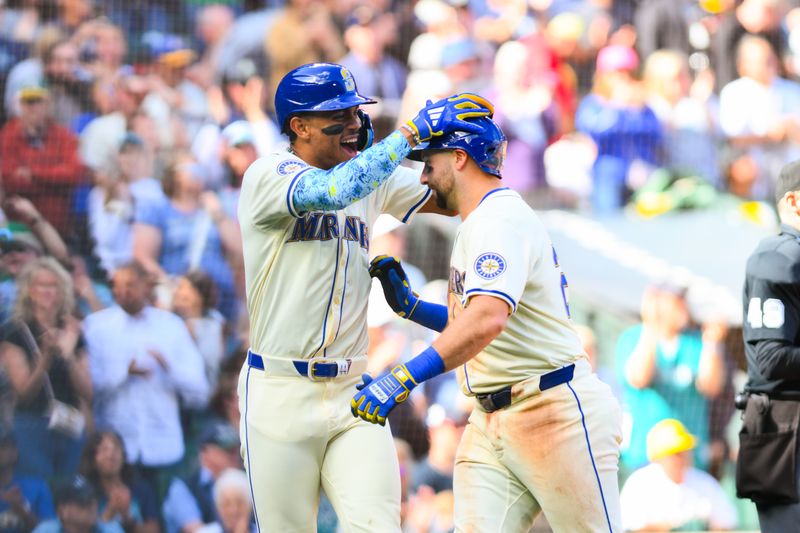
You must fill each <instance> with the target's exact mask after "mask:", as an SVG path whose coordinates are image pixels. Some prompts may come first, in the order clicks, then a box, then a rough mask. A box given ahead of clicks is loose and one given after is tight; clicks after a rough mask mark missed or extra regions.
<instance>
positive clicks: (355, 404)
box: [350, 365, 417, 426]
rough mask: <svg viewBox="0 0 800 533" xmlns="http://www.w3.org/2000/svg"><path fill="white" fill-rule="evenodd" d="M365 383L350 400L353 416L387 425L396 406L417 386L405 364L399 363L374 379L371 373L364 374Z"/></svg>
mask: <svg viewBox="0 0 800 533" xmlns="http://www.w3.org/2000/svg"><path fill="white" fill-rule="evenodd" d="M362 380H363V383H362V384H360V385H358V386H356V388H357V389H358V392H357V393H356V395H355V396H353V399H352V400H350V412H352V413H353V416H355V417H357V418H361V419H363V420H366V421H367V422H371V423H373V424H380V425H382V426H384V425H386V417H387V416H389V413H390V412H391V411H392V409H394V408H395V406H396V405H397V404H399V403H403V402H404V401H406V400H407V399H408V395H409V394H410V393H411V391H412V390H413V389H414V387H416V386H417V382H416V381H414V378H412V377H411V373H410V372H409V371H408V369H407V368H406V366H405V365H397V366H396V367H394V368H393V369H391V370H390V371H389V372H386V373H385V374H383V375H381V376H379V377H378V378H377V379H376V380H374V381H373V379H372V377H371V376H370V375H369V374H364V375H363V376H362Z"/></svg>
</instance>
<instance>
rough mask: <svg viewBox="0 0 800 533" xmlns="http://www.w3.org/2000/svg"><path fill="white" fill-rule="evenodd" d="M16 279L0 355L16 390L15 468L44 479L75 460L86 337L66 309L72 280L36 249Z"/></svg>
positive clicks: (87, 386) (83, 408)
mask: <svg viewBox="0 0 800 533" xmlns="http://www.w3.org/2000/svg"><path fill="white" fill-rule="evenodd" d="M17 283H18V288H19V292H18V295H17V301H16V305H15V308H14V316H13V320H11V321H9V322H6V324H5V325H4V326H3V337H2V338H3V342H2V343H0V360H2V361H3V365H4V367H5V371H6V373H7V374H8V377H9V379H10V381H11V384H12V386H13V387H14V390H15V391H16V394H17V405H16V411H15V413H14V433H15V436H16V439H17V443H18V444H19V446H20V449H22V450H24V453H22V454H20V457H19V463H18V468H19V471H20V473H23V474H31V475H36V476H39V477H42V478H45V479H53V478H57V477H59V478H61V477H68V476H70V475H72V474H74V473H75V471H76V469H77V467H78V461H79V460H80V453H81V448H82V446H83V442H84V434H85V433H84V431H85V427H86V425H87V421H90V418H91V417H90V411H89V409H88V406H89V405H90V404H91V400H92V383H91V379H90V375H89V362H88V360H87V353H86V345H85V341H84V338H83V336H82V335H81V330H80V323H79V322H78V321H77V320H75V318H73V316H72V315H73V312H74V310H75V299H74V296H73V287H72V280H71V279H70V276H69V274H68V273H67V271H66V270H64V268H63V267H62V266H61V265H59V264H58V263H57V262H56V261H55V260H54V259H52V258H49V257H44V258H40V259H36V260H34V261H33V262H31V263H29V264H28V265H27V266H26V267H25V268H24V269H23V270H22V272H21V273H20V274H19V277H18V279H17ZM90 427H91V426H90Z"/></svg>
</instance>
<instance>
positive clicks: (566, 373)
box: [475, 363, 575, 413]
mask: <svg viewBox="0 0 800 533" xmlns="http://www.w3.org/2000/svg"><path fill="white" fill-rule="evenodd" d="M574 374H575V363H572V364H571V365H567V366H564V367H561V368H559V369H558V370H553V371H552V372H548V373H547V374H543V375H542V377H541V378H539V390H540V391H542V392H544V391H546V390H547V389H552V388H553V387H557V386H558V385H561V384H563V383H567V382H568V381H571V380H572V376H573V375H574ZM475 398H476V399H477V400H478V403H479V404H480V406H481V407H483V410H484V411H486V412H487V413H493V412H494V411H498V410H500V409H503V408H504V407H508V406H509V405H511V386H510V385H509V386H508V387H505V388H503V389H500V390H499V391H496V392H492V393H489V394H478V395H476V396H475Z"/></svg>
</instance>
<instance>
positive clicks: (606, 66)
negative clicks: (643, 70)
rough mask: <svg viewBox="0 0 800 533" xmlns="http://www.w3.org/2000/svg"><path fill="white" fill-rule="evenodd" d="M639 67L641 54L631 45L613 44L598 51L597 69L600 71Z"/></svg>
mask: <svg viewBox="0 0 800 533" xmlns="http://www.w3.org/2000/svg"><path fill="white" fill-rule="evenodd" d="M637 68H639V56H638V55H637V54H636V50H634V49H633V48H631V47H630V46H625V45H621V44H611V45H608V46H606V47H605V48H603V49H602V50H600V52H598V53H597V66H596V71H597V72H600V73H605V72H615V71H620V70H636V69H637Z"/></svg>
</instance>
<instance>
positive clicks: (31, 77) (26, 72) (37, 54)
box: [0, 17, 71, 118]
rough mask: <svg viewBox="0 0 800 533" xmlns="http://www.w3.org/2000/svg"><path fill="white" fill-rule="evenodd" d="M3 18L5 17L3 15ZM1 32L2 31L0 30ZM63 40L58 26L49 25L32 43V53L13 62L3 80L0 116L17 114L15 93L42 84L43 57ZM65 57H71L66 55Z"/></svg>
mask: <svg viewBox="0 0 800 533" xmlns="http://www.w3.org/2000/svg"><path fill="white" fill-rule="evenodd" d="M3 18H4V20H5V17H3ZM0 34H2V32H0ZM63 40H64V34H63V33H62V32H61V30H59V29H58V28H54V27H50V28H47V29H46V30H44V31H42V32H41V33H40V34H39V35H38V36H37V38H36V41H35V42H34V43H33V55H31V56H30V57H28V58H27V59H23V60H22V61H20V62H19V63H17V64H15V65H14V66H13V67H11V69H10V70H9V71H8V76H7V77H6V80H5V94H4V97H3V104H4V106H5V108H4V109H3V113H2V114H0V116H4V117H5V118H10V117H12V116H19V114H20V112H21V109H20V106H19V101H18V99H17V95H18V94H19V91H20V89H22V88H23V87H32V86H39V85H44V62H45V61H44V57H45V55H46V54H47V53H48V51H49V50H51V49H52V47H53V46H55V45H57V44H58V43H60V42H62V41H63ZM67 59H71V58H70V57H67Z"/></svg>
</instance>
